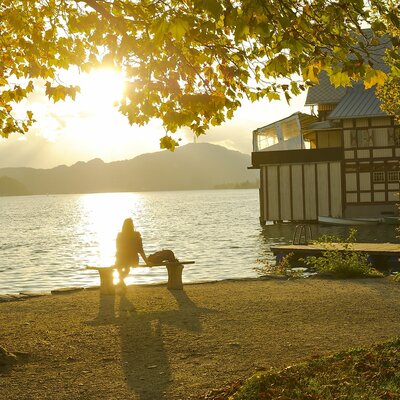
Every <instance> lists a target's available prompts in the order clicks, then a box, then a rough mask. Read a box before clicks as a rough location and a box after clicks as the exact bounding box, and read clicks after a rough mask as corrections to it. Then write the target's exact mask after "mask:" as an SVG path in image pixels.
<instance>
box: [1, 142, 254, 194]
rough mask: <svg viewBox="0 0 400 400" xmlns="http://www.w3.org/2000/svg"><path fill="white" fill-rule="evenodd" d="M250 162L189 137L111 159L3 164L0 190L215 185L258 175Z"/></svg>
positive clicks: (23, 191) (250, 179)
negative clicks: (172, 145)
mask: <svg viewBox="0 0 400 400" xmlns="http://www.w3.org/2000/svg"><path fill="white" fill-rule="evenodd" d="M250 165H251V161H250V155H247V154H243V153H240V152H238V151H233V150H228V149H226V148H225V147H222V146H217V145H213V144H209V143H192V144H187V145H185V146H181V147H178V148H177V149H176V150H175V151H174V152H170V151H166V150H163V151H159V152H155V153H147V154H142V155H140V156H137V157H135V158H133V159H131V160H124V161H114V162H110V163H105V162H103V161H102V160H100V159H94V160H91V161H88V162H82V161H80V162H77V163H76V164H74V165H72V166H66V165H60V166H58V167H55V168H51V169H34V168H25V167H20V168H1V169H0V178H3V179H0V195H7V194H8V195H13V194H15V195H18V194H28V193H29V194H47V193H48V194H58V193H99V192H133V191H157V190H192V189H213V188H216V187H226V186H229V185H230V184H232V186H235V185H237V184H238V183H243V182H246V181H248V182H254V181H256V179H257V176H258V174H257V172H256V171H253V170H248V169H247V167H248V166H250ZM2 182H6V184H7V185H8V186H7V187H8V188H9V190H8V191H7V188H4V187H3V188H2V187H1V184H2ZM13 188H17V190H16V193H13V192H12V191H13Z"/></svg>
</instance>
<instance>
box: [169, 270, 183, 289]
mask: <svg viewBox="0 0 400 400" xmlns="http://www.w3.org/2000/svg"><path fill="white" fill-rule="evenodd" d="M167 270H168V283H167V289H169V290H182V289H183V283H182V271H183V265H182V264H178V265H167Z"/></svg>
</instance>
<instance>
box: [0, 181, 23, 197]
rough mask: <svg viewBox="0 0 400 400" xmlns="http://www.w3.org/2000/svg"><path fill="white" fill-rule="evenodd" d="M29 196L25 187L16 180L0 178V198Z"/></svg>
mask: <svg viewBox="0 0 400 400" xmlns="http://www.w3.org/2000/svg"><path fill="white" fill-rule="evenodd" d="M27 194H30V193H29V191H28V190H27V189H26V187H25V186H24V185H23V184H22V183H21V182H18V181H17V180H16V179H12V178H9V177H8V176H0V196H22V195H27Z"/></svg>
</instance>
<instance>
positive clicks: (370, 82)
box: [364, 67, 387, 89]
mask: <svg viewBox="0 0 400 400" xmlns="http://www.w3.org/2000/svg"><path fill="white" fill-rule="evenodd" d="M386 78H387V75H386V74H385V73H384V72H383V71H380V70H379V69H373V68H371V67H369V68H368V69H367V73H366V74H365V79H364V87H365V89H370V88H371V87H372V86H374V85H383V84H384V83H385V81H386Z"/></svg>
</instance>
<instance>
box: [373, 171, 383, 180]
mask: <svg viewBox="0 0 400 400" xmlns="http://www.w3.org/2000/svg"><path fill="white" fill-rule="evenodd" d="M372 182H385V172H384V171H376V172H373V173H372Z"/></svg>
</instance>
